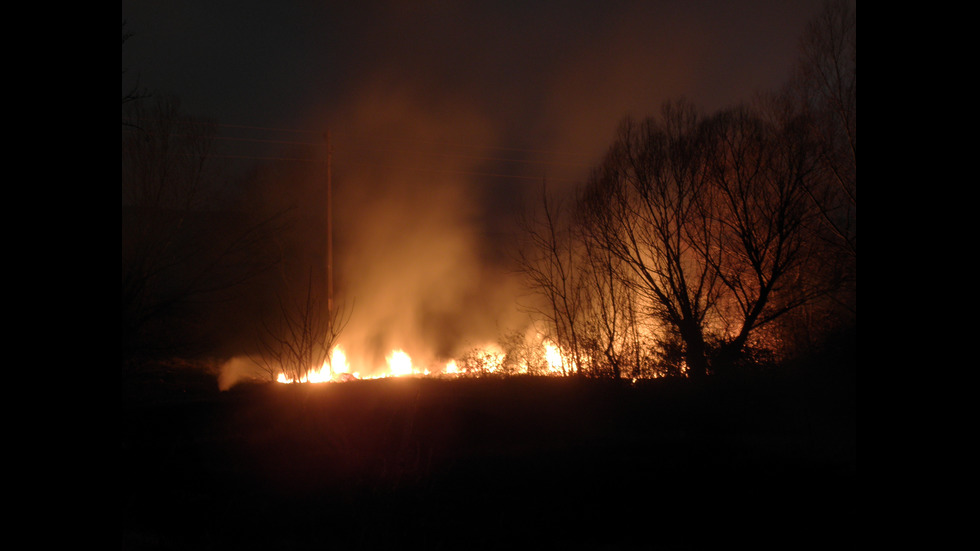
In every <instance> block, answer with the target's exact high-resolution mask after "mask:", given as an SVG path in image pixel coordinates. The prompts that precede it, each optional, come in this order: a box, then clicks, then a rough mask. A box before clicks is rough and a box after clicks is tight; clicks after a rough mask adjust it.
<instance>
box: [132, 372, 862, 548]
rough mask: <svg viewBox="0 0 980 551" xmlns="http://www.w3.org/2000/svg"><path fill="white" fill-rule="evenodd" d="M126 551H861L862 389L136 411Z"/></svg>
mask: <svg viewBox="0 0 980 551" xmlns="http://www.w3.org/2000/svg"><path fill="white" fill-rule="evenodd" d="M121 465H122V471H121V483H122V484H121V487H122V494H121V499H122V504H121V505H122V547H123V549H226V548H228V549H358V548H378V549H416V548H421V549H474V548H480V549H487V548H489V549H570V548H571V549H659V548H663V549H676V548H701V547H703V546H707V545H709V544H710V545H711V546H712V547H714V546H715V545H723V546H726V547H727V546H734V545H737V546H739V547H742V546H747V547H750V548H759V547H767V548H783V549H799V548H805V547H809V546H811V545H812V546H814V547H816V546H821V547H822V546H823V545H825V544H827V543H830V544H833V545H834V547H835V548H839V547H850V546H851V543H852V541H851V540H850V538H852V537H853V530H854V528H855V527H856V517H857V503H856V500H857V497H858V494H857V490H856V411H855V389H854V385H853V380H844V381H841V380H840V378H839V377H831V378H820V377H813V376H783V375H779V376H774V375H762V376H755V377H751V378H742V379H738V380H721V379H718V380H712V381H709V382H708V383H707V384H700V385H694V384H692V383H690V382H689V381H683V380H676V381H651V382H649V383H646V384H641V385H627V384H622V385H619V384H612V383H600V382H595V381H591V382H590V381H576V380H568V379H531V378H512V379H506V380H490V379H480V380H455V381H442V380H422V379H389V380H379V381H359V382H351V383H344V384H328V385H278V384H268V385H249V386H243V387H236V388H233V389H232V390H230V391H227V392H222V393H219V392H217V391H216V390H215V391H213V392H198V393H183V394H180V395H179V398H178V397H166V396H163V397H157V399H153V400H144V401H140V402H138V403H133V402H126V401H124V403H123V409H122V464H121Z"/></svg>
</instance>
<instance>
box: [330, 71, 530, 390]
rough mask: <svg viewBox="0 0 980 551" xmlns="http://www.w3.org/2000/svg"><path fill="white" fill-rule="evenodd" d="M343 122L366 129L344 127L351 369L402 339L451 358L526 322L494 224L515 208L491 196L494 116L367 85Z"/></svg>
mask: <svg viewBox="0 0 980 551" xmlns="http://www.w3.org/2000/svg"><path fill="white" fill-rule="evenodd" d="M337 126H338V127H339V128H351V129H356V131H355V132H350V133H347V134H344V133H338V135H337V139H336V140H335V143H336V148H335V155H334V159H335V160H336V172H335V177H334V179H333V181H334V182H335V187H334V190H335V199H336V200H335V225H334V235H335V243H336V250H337V254H336V255H335V260H334V269H335V273H336V278H337V300H338V304H339V305H340V307H346V308H350V311H351V318H350V322H349V324H348V326H347V327H346V329H345V331H344V333H343V335H342V337H341V339H340V341H341V342H342V346H343V347H344V349H345V351H347V353H348V358H349V360H350V361H351V364H352V369H355V370H358V369H360V370H362V372H363V374H370V372H371V371H373V370H374V369H376V368H378V367H382V366H384V365H385V355H387V354H390V353H391V351H392V350H393V349H403V350H405V351H406V352H408V353H409V354H410V355H411V356H412V358H413V361H415V362H416V363H417V364H419V365H421V366H433V367H436V365H439V366H441V365H442V364H444V363H445V361H446V360H448V359H450V358H451V357H453V356H454V355H455V354H457V353H458V352H460V350H461V349H462V348H463V347H466V346H474V345H477V344H480V343H482V342H485V341H488V340H496V338H497V337H498V336H499V332H501V331H505V330H509V329H510V328H511V327H514V326H515V324H517V325H518V326H519V325H520V324H522V323H526V321H522V319H521V318H522V316H521V315H520V313H519V311H518V309H517V304H516V301H515V299H516V298H517V297H516V293H517V292H518V290H519V282H518V281H517V279H516V276H515V275H514V274H513V273H512V272H511V271H510V270H509V267H508V265H507V264H506V263H504V262H499V260H500V258H499V257H498V256H496V255H495V254H494V252H495V251H494V249H495V246H497V245H499V244H498V243H494V237H495V236H493V235H491V234H490V231H491V228H493V227H494V225H495V224H494V222H495V220H493V219H491V217H493V216H506V215H507V214H506V213H493V212H489V211H488V209H487V208H486V205H485V201H484V192H485V189H484V187H483V183H482V182H481V176H480V175H481V174H483V173H485V172H486V171H487V164H488V162H489V161H488V160H487V159H491V158H493V155H494V152H493V151H492V149H491V148H492V147H493V144H494V143H495V139H496V136H495V130H496V129H495V128H494V126H493V124H492V123H491V121H490V120H488V119H487V118H486V117H485V116H483V115H482V114H481V113H479V112H477V111H475V110H473V109H471V108H469V107H468V106H467V105H465V104H453V103H450V102H449V101H440V102H433V101H429V98H426V97H424V96H423V95H421V92H420V91H419V90H417V89H415V88H412V87H406V88H403V89H392V88H390V87H388V88H384V89H382V88H369V89H365V90H363V91H360V92H359V93H358V94H356V96H355V98H354V101H353V103H352V104H351V105H350V106H349V107H348V109H347V110H346V112H345V113H344V118H343V119H342V120H341V121H340V124H338V125H337ZM461 145H462V146H465V148H460V147H459V146H461ZM524 317H526V316H524ZM358 366H360V367H358ZM436 369H438V367H436Z"/></svg>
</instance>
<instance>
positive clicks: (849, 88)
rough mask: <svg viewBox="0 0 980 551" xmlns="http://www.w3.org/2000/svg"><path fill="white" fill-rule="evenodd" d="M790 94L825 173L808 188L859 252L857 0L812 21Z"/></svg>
mask: <svg viewBox="0 0 980 551" xmlns="http://www.w3.org/2000/svg"><path fill="white" fill-rule="evenodd" d="M786 94H787V96H788V98H789V99H790V101H793V102H795V103H796V108H797V109H798V110H800V111H802V112H803V113H804V115H805V116H806V119H805V120H806V121H807V123H808V128H809V131H810V132H811V133H812V134H813V137H814V144H813V145H814V147H816V148H817V151H818V152H819V159H820V169H821V173H820V176H821V177H820V178H819V179H817V180H815V181H814V183H813V185H811V186H810V187H808V189H807V191H808V193H809V194H810V197H811V199H812V200H813V201H814V203H815V204H816V205H817V206H818V207H819V208H820V212H821V215H822V216H823V220H824V222H825V224H826V228H827V229H828V230H829V231H830V232H831V233H832V235H833V237H834V238H835V239H836V241H837V243H838V244H839V245H840V246H841V247H842V248H843V250H844V251H846V252H847V254H849V255H851V256H852V257H856V256H857V16H856V12H855V6H854V3H853V1H852V0H829V1H828V2H826V3H825V4H824V7H823V9H822V10H821V12H820V13H819V14H818V15H817V17H815V18H814V19H813V20H812V21H811V22H810V24H809V25H808V26H807V29H806V32H805V34H804V36H803V39H802V40H801V43H800V58H799V61H798V63H797V68H796V74H795V75H794V79H793V80H792V81H791V84H790V86H789V87H788V91H787V93H786Z"/></svg>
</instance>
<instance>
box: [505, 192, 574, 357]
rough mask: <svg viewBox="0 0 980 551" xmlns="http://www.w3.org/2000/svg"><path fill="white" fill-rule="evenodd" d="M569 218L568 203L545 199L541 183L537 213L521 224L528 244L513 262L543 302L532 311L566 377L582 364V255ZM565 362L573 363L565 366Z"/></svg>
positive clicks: (545, 195) (546, 193) (546, 196)
mask: <svg viewBox="0 0 980 551" xmlns="http://www.w3.org/2000/svg"><path fill="white" fill-rule="evenodd" d="M569 215H570V208H569V206H568V204H567V203H563V202H561V201H558V202H557V203H556V202H555V201H554V200H553V199H551V198H549V196H548V190H547V186H546V185H544V184H542V201H541V210H540V211H539V212H538V213H537V215H536V216H534V215H527V216H525V217H524V219H523V221H522V225H523V229H524V236H525V238H526V239H527V242H526V243H525V244H524V246H522V247H521V248H520V250H519V258H518V265H519V267H520V270H521V271H522V273H523V275H524V277H525V279H526V281H527V284H528V286H529V287H530V288H531V289H533V290H534V291H535V293H536V294H537V295H538V297H539V298H541V299H543V301H544V303H545V307H544V308H540V309H535V312H533V313H534V314H536V315H539V316H540V317H541V318H542V319H543V321H544V322H545V323H546V324H547V326H548V327H549V328H550V329H551V330H552V331H554V335H552V337H553V338H554V341H555V342H556V343H557V344H558V345H559V346H560V347H561V349H562V350H563V352H564V355H563V356H562V363H563V365H562V369H563V371H564V373H565V374H566V375H568V374H572V373H576V374H578V373H579V370H580V368H581V366H582V364H583V361H584V358H583V355H582V342H581V340H582V339H581V334H580V329H581V324H582V321H583V316H584V314H585V294H584V285H585V281H584V278H583V273H582V272H581V267H582V257H581V254H582V251H581V248H580V247H579V246H578V244H577V243H576V242H575V240H574V234H573V232H572V229H571V225H570V221H569V219H568V217H569ZM565 355H567V356H568V357H567V358H566V357H565ZM569 361H570V363H571V364H572V365H566V363H568V362H569Z"/></svg>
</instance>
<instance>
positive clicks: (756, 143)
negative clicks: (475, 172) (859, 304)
mask: <svg viewBox="0 0 980 551" xmlns="http://www.w3.org/2000/svg"><path fill="white" fill-rule="evenodd" d="M855 16H856V14H855V11H854V7H853V5H852V4H851V3H849V2H834V3H828V4H827V5H826V6H825V8H824V10H823V11H822V12H821V13H820V14H819V15H818V16H817V17H816V18H815V19H814V20H813V21H812V22H811V24H810V25H809V26H808V28H807V30H806V33H805V35H804V37H803V39H802V41H801V50H800V57H799V62H798V65H797V67H796V69H795V72H794V74H793V76H792V78H791V79H790V82H789V83H788V84H787V85H786V86H785V87H784V88H783V89H782V90H779V91H777V92H774V93H770V94H766V95H765V96H764V97H760V98H758V99H756V100H755V101H753V102H752V103H748V104H743V105H738V106H736V107H732V108H730V109H726V110H724V111H721V112H718V113H713V114H706V113H702V112H700V111H699V110H698V109H697V108H696V107H695V106H693V105H691V104H689V103H687V102H685V101H683V100H678V101H673V102H669V103H668V104H666V105H664V106H663V108H662V110H661V112H660V113H659V114H658V115H657V116H652V117H649V118H645V119H642V120H637V119H633V118H628V119H626V120H624V121H623V122H622V124H621V126H620V128H619V131H618V133H617V136H616V138H615V140H614V143H613V144H612V145H611V146H610V147H609V149H608V153H607V154H606V155H605V158H604V160H603V162H602V163H601V164H600V166H598V167H596V168H595V169H594V171H593V173H592V175H591V176H590V178H589V179H588V181H587V182H586V183H585V184H584V185H583V186H582V187H580V188H579V189H578V190H577V191H576V193H575V194H574V196H573V197H567V196H563V197H558V196H554V195H552V194H550V193H549V192H548V190H547V189H546V188H545V189H544V192H543V195H542V201H541V205H540V207H539V208H538V209H536V212H534V213H533V214H531V215H529V216H528V217H527V220H526V223H525V236H526V238H527V241H526V243H524V245H523V248H522V250H521V255H520V263H521V268H522V270H523V272H524V274H525V275H526V277H527V282H528V284H529V285H530V286H531V288H532V289H533V290H534V291H536V293H537V295H538V296H539V297H540V298H541V299H542V304H543V305H544V306H543V307H541V308H540V309H538V311H537V314H538V315H539V317H540V318H541V320H542V321H544V322H545V323H546V324H547V326H548V327H549V330H550V332H551V334H550V335H549V338H551V339H552V340H554V341H555V342H557V343H559V345H560V347H561V349H562V350H563V353H564V355H565V356H566V358H567V359H568V364H569V365H570V366H571V368H572V370H573V371H574V372H576V373H578V374H583V375H588V376H599V377H607V376H608V377H615V378H620V377H648V376H668V375H681V374H683V375H686V376H690V377H701V376H705V375H708V374H711V373H723V372H726V371H731V370H736V369H745V368H751V367H761V366H765V365H771V364H773V363H774V362H776V361H779V360H782V359H786V358H790V357H793V356H800V355H805V354H808V353H812V351H813V350H814V348H815V347H818V346H820V345H821V343H822V342H824V340H825V339H827V338H828V337H829V336H831V335H834V334H839V333H840V332H842V331H843V332H845V333H847V332H853V330H854V323H855V319H856V318H855V316H856V260H857V240H856V235H857V234H856V217H857V202H856V172H857V161H856V128H857V125H856V113H857V104H856V20H855Z"/></svg>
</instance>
